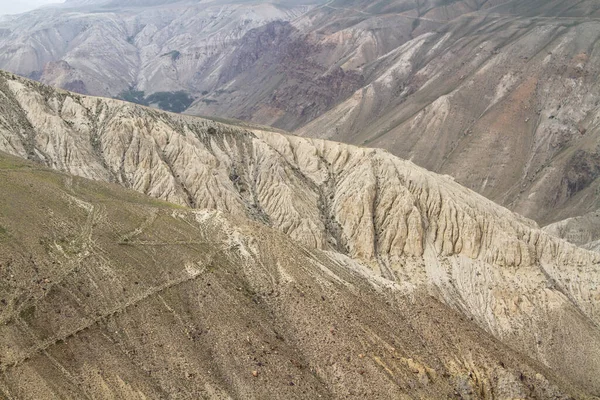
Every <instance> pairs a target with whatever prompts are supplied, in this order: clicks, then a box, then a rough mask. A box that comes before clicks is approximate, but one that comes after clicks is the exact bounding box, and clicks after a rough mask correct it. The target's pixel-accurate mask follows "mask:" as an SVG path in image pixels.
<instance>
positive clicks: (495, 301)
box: [0, 73, 600, 394]
mask: <svg viewBox="0 0 600 400" xmlns="http://www.w3.org/2000/svg"><path fill="white" fill-rule="evenodd" d="M0 76H1V80H0V93H1V96H2V98H1V99H0V111H1V113H0V116H2V119H1V120H0V121H1V122H0V150H3V151H8V152H10V153H12V154H16V155H19V156H21V157H27V158H30V159H33V160H38V161H40V162H43V163H45V164H46V165H49V166H52V167H54V168H57V169H60V170H64V171H67V172H70V173H73V174H76V175H80V176H84V177H89V178H93V179H97V180H105V181H114V182H118V183H120V184H122V185H124V186H126V187H129V188H133V189H135V190H138V191H140V192H143V193H145V194H148V195H151V196H154V197H157V198H160V199H164V200H168V201H170V202H173V203H178V204H181V205H187V206H192V207H197V208H203V209H213V210H220V211H223V212H227V213H229V214H231V215H233V216H236V217H239V218H247V217H250V218H251V219H254V220H255V221H258V222H261V223H263V224H265V225H267V226H270V227H273V228H276V229H278V230H280V231H282V232H284V233H285V234H287V235H288V236H289V237H291V238H292V239H294V240H296V241H297V242H298V243H300V244H302V245H304V246H306V247H307V248H312V249H320V250H323V251H327V252H329V254H330V255H331V256H332V257H333V258H335V259H336V260H338V261H339V262H341V263H344V264H347V265H350V266H352V265H356V264H355V263H360V264H362V265H364V266H367V267H368V268H369V269H370V270H371V271H373V274H375V275H376V276H379V277H380V278H379V279H381V280H382V281H383V282H387V283H388V285H392V286H394V287H396V286H395V285H397V287H399V288H400V289H399V290H401V291H403V292H407V293H413V292H414V291H425V292H427V293H429V294H430V295H432V296H434V297H435V298H436V299H437V300H438V301H441V302H443V303H444V304H446V305H448V306H450V307H452V308H453V309H454V310H456V311H457V312H458V313H460V314H462V315H463V316H465V318H468V319H471V320H472V321H474V322H475V323H476V324H477V325H478V326H480V327H481V328H482V329H484V330H485V331H487V332H488V333H490V334H492V335H493V336H494V337H495V338H497V339H499V340H501V341H503V342H504V343H505V344H507V345H509V346H510V347H511V348H513V349H515V350H517V351H519V352H522V353H523V354H526V355H527V356H529V357H532V358H535V359H537V360H538V361H539V362H541V363H543V364H545V365H546V366H548V367H550V368H552V369H554V370H555V371H557V372H558V373H560V374H562V375H564V376H566V377H568V378H569V379H571V380H572V381H573V382H576V383H577V384H578V385H581V386H582V387H584V388H586V389H587V390H589V392H590V393H596V394H598V393H600V387H599V386H598V384H599V382H598V380H597V376H598V374H600V357H598V354H600V330H599V328H598V324H599V323H600V313H599V312H600V310H599V306H600V271H599V269H600V267H599V265H600V255H598V254H597V253H592V252H588V251H585V250H582V249H580V248H577V247H575V246H574V245H571V244H568V243H566V242H563V241H561V240H558V239H556V238H553V237H551V236H549V235H547V234H545V233H544V232H542V231H540V230H539V229H538V227H537V225H536V224H535V223H534V222H533V221H530V220H527V219H524V218H522V217H519V216H518V215H516V214H513V213H512V212H510V211H508V210H506V209H504V208H502V207H499V206H497V205H496V204H494V203H492V202H491V201H489V200H487V199H485V198H483V197H481V196H479V195H477V194H475V193H474V192H472V191H470V190H468V189H466V188H464V187H462V186H460V185H458V184H456V183H455V182H454V181H453V180H452V179H451V178H450V177H444V176H439V175H436V174H434V173H430V172H428V171H426V170H423V169H421V168H419V167H417V166H415V165H414V164H412V163H411V162H408V161H403V160H400V159H398V158H396V157H394V156H392V155H391V154H389V153H387V152H384V151H382V150H375V149H365V148H358V147H353V146H349V145H344V144H339V143H333V142H327V141H322V140H315V139H303V138H298V137H292V136H285V135H281V134H278V133H273V132H266V131H258V130H255V131H248V130H245V129H241V128H239V127H235V126H228V125H223V124H218V123H215V122H212V121H208V120H203V119H199V118H193V117H187V116H181V115H176V114H167V113H164V112H159V111H156V110H152V109H148V108H143V107H139V106H134V105H131V104H128V103H123V102H119V101H116V100H106V99H99V98H90V97H85V96H79V95H74V94H69V93H67V92H62V91H55V90H53V89H50V88H48V87H45V86H43V85H40V84H38V83H35V82H31V81H26V80H22V79H18V78H16V77H14V76H13V75H10V74H5V73H2V75H0Z"/></svg>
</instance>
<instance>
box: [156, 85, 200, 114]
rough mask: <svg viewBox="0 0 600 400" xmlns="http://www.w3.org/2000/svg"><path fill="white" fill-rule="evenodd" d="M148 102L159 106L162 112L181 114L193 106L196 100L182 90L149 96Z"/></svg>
mask: <svg viewBox="0 0 600 400" xmlns="http://www.w3.org/2000/svg"><path fill="white" fill-rule="evenodd" d="M146 101H147V102H148V103H150V104H156V105H158V108H160V109H161V110H165V111H171V112H176V113H180V112H183V111H185V110H187V109H188V107H189V106H191V105H192V103H193V102H194V98H193V97H192V96H190V95H189V94H188V93H186V92H184V91H183V90H180V91H178V92H157V93H154V94H152V95H150V96H148V97H147V98H146Z"/></svg>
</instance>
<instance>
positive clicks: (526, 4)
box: [298, 0, 600, 224]
mask: <svg viewBox="0 0 600 400" xmlns="http://www.w3.org/2000/svg"><path fill="white" fill-rule="evenodd" d="M574 3H576V4H574ZM574 3H569V2H567V3H565V2H546V1H544V2H540V1H532V0H528V1H519V2H510V3H508V4H505V5H500V6H498V7H495V8H492V9H490V10H486V11H479V12H477V13H473V14H469V15H467V16H463V17H460V18H458V19H456V20H454V21H452V22H451V23H449V24H448V25H446V26H445V27H443V28H440V29H438V30H437V31H436V32H431V33H429V34H424V35H421V36H419V37H417V38H415V39H414V40H412V41H410V42H408V43H406V44H405V45H404V46H402V47H399V48H398V49H395V50H394V51H392V52H390V53H389V54H387V55H386V56H384V57H382V58H380V59H379V60H378V61H376V62H374V63H372V65H371V66H370V67H369V68H368V69H369V71H370V74H369V75H368V76H367V77H366V78H365V81H366V83H367V84H366V85H365V86H364V87H363V88H361V89H359V90H358V91H356V92H355V93H354V94H353V96H352V97H351V98H349V99H348V100H347V101H345V102H343V103H342V104H340V105H339V106H337V107H336V108H335V109H333V110H332V111H331V112H329V113H327V114H325V115H323V116H322V117H320V118H317V119H316V120H315V121H313V122H312V123H310V124H308V125H307V126H305V127H304V128H302V129H301V130H300V131H299V132H298V133H299V134H301V135H306V136H318V137H323V138H331V139H334V140H340V141H345V142H350V143H356V144H368V145H369V146H374V147H383V148H386V149H388V150H390V151H391V152H392V153H394V154H396V155H398V156H400V157H403V158H407V159H411V160H413V161H414V162H415V163H417V164H419V165H421V166H424V167H426V168H428V169H431V170H433V171H437V172H441V173H445V174H449V175H452V176H453V177H455V178H456V179H457V181H458V182H460V183H461V184H463V185H465V186H467V187H469V188H471V189H473V190H475V191H477V192H479V193H482V194H484V195H485V196H486V197H488V198H490V199H492V200H494V201H497V202H499V203H501V204H503V205H505V206H507V207H509V208H510V209H512V210H514V211H517V212H519V213H521V214H523V215H526V216H528V217H530V218H533V219H535V220H536V221H538V222H540V223H542V224H547V223H550V222H554V221H557V220H560V219H564V218H567V217H571V216H576V215H581V214H584V213H586V212H589V211H592V210H595V209H597V208H598V207H599V204H598V196H597V194H596V193H597V190H598V187H599V182H600V181H598V180H597V178H598V176H599V171H600V162H599V156H598V144H599V140H600V130H599V128H598V118H597V115H598V102H597V98H598V97H599V95H600V87H599V86H598V76H599V75H600V70H599V69H598V65H600V64H599V62H598V59H597V58H598V49H597V43H598V32H600V26H599V23H600V22H599V21H598V19H597V16H598V5H597V2H594V1H580V2H574Z"/></svg>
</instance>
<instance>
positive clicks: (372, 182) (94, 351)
mask: <svg viewBox="0 0 600 400" xmlns="http://www.w3.org/2000/svg"><path fill="white" fill-rule="evenodd" d="M0 151H2V152H3V155H2V156H1V158H0V160H1V164H0V173H1V174H2V179H0V185H1V186H2V187H1V188H0V189H1V190H0V204H2V207H1V208H0V210H1V214H0V226H1V229H0V246H1V248H2V251H0V257H2V258H1V259H0V262H1V263H2V267H3V268H2V269H0V273H2V274H3V279H2V280H1V282H2V286H0V297H1V299H0V300H1V301H2V303H1V308H0V318H2V324H1V325H0V345H1V346H2V347H0V393H1V395H2V396H4V397H6V398H9V399H14V398H18V399H21V398H32V399H37V398H61V399H63V398H189V397H190V396H192V397H195V396H198V394H200V395H201V396H203V397H206V398H244V399H246V398H257V399H258V398H274V397H278V396H284V397H285V398H319V396H320V397H322V398H347V397H349V398H359V397H361V398H364V397H367V398H448V397H452V396H457V397H462V398H504V399H514V398H565V399H567V398H593V396H598V395H600V382H599V380H598V376H599V375H600V357H598V354H600V328H599V323H600V313H599V306H600V273H599V268H600V255H599V254H598V253H595V252H592V251H588V250H585V249H583V248H580V247H577V246H575V245H573V244H570V243H568V242H566V241H563V240H561V239H558V238H556V237H554V236H551V235H549V234H548V233H546V232H544V231H542V230H540V229H539V227H538V225H537V224H536V223H535V222H534V221H532V220H529V219H526V218H524V217H521V216H519V215H517V214H515V213H513V212H511V211H509V210H507V209H505V208H503V207H501V206H499V205H496V204H495V203H493V202H491V201H490V200H488V199H486V198H484V197H482V196H480V195H478V194H476V193H475V192H473V191H471V190H469V189H467V188H465V187H463V186H460V185H459V184H458V183H456V182H455V181H454V180H453V179H452V178H451V177H449V176H442V175H438V174H435V173H432V172H429V171H427V170H424V169H422V168H420V167H418V166H416V165H415V164H413V163H412V162H410V161H405V160H402V159H399V158H397V157H395V156H393V155H392V154H390V153H389V152H386V151H383V150H377V149H368V148H361V147H354V146H351V145H346V144H340V143H335V142H329V141H324V140H320V139H306V138H301V137H294V136H289V135H285V134H281V133H277V132H273V131H268V130H265V129H257V128H244V127H240V126H235V125H226V124H222V123H217V122H214V121H211V120H207V119H201V118H195V117H190V116H183V115H178V114H170V113H165V112H162V111H158V110H154V109H150V108H146V107H141V106H137V105H133V104H131V103H125V102H121V101H118V100H111V99H102V98H95V97H87V96H83V95H78V94H73V93H68V92H64V91H60V90H56V89H52V88H50V87H48V86H44V85H42V84H40V83H37V82H33V81H29V80H25V79H22V78H19V77H16V76H14V75H12V74H9V73H1V74H0ZM8 154H12V156H11V155H8ZM15 157H19V158H15ZM24 159H28V160H30V161H23V160H24ZM44 165H45V166H46V167H51V168H53V169H55V170H59V171H62V172H52V171H50V170H49V169H46V168H45V167H44ZM87 179H92V180H93V181H90V180H87ZM127 189H133V190H134V191H137V192H139V194H138V193H135V192H134V191H129V190H127ZM153 198H154V199H153ZM163 201H167V202H168V203H163Z"/></svg>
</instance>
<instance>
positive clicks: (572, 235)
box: [544, 210, 600, 251]
mask: <svg viewBox="0 0 600 400" xmlns="http://www.w3.org/2000/svg"><path fill="white" fill-rule="evenodd" d="M544 231H546V232H548V233H549V234H551V235H554V236H556V237H559V238H561V239H565V240H567V241H569V242H571V243H574V244H576V245H578V246H581V247H584V248H586V249H590V250H594V251H600V211H598V210H597V211H593V212H590V213H587V214H584V215H582V216H580V217H573V218H567V219H565V220H562V221H558V222H555V223H553V224H550V225H548V226H545V227H544Z"/></svg>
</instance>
